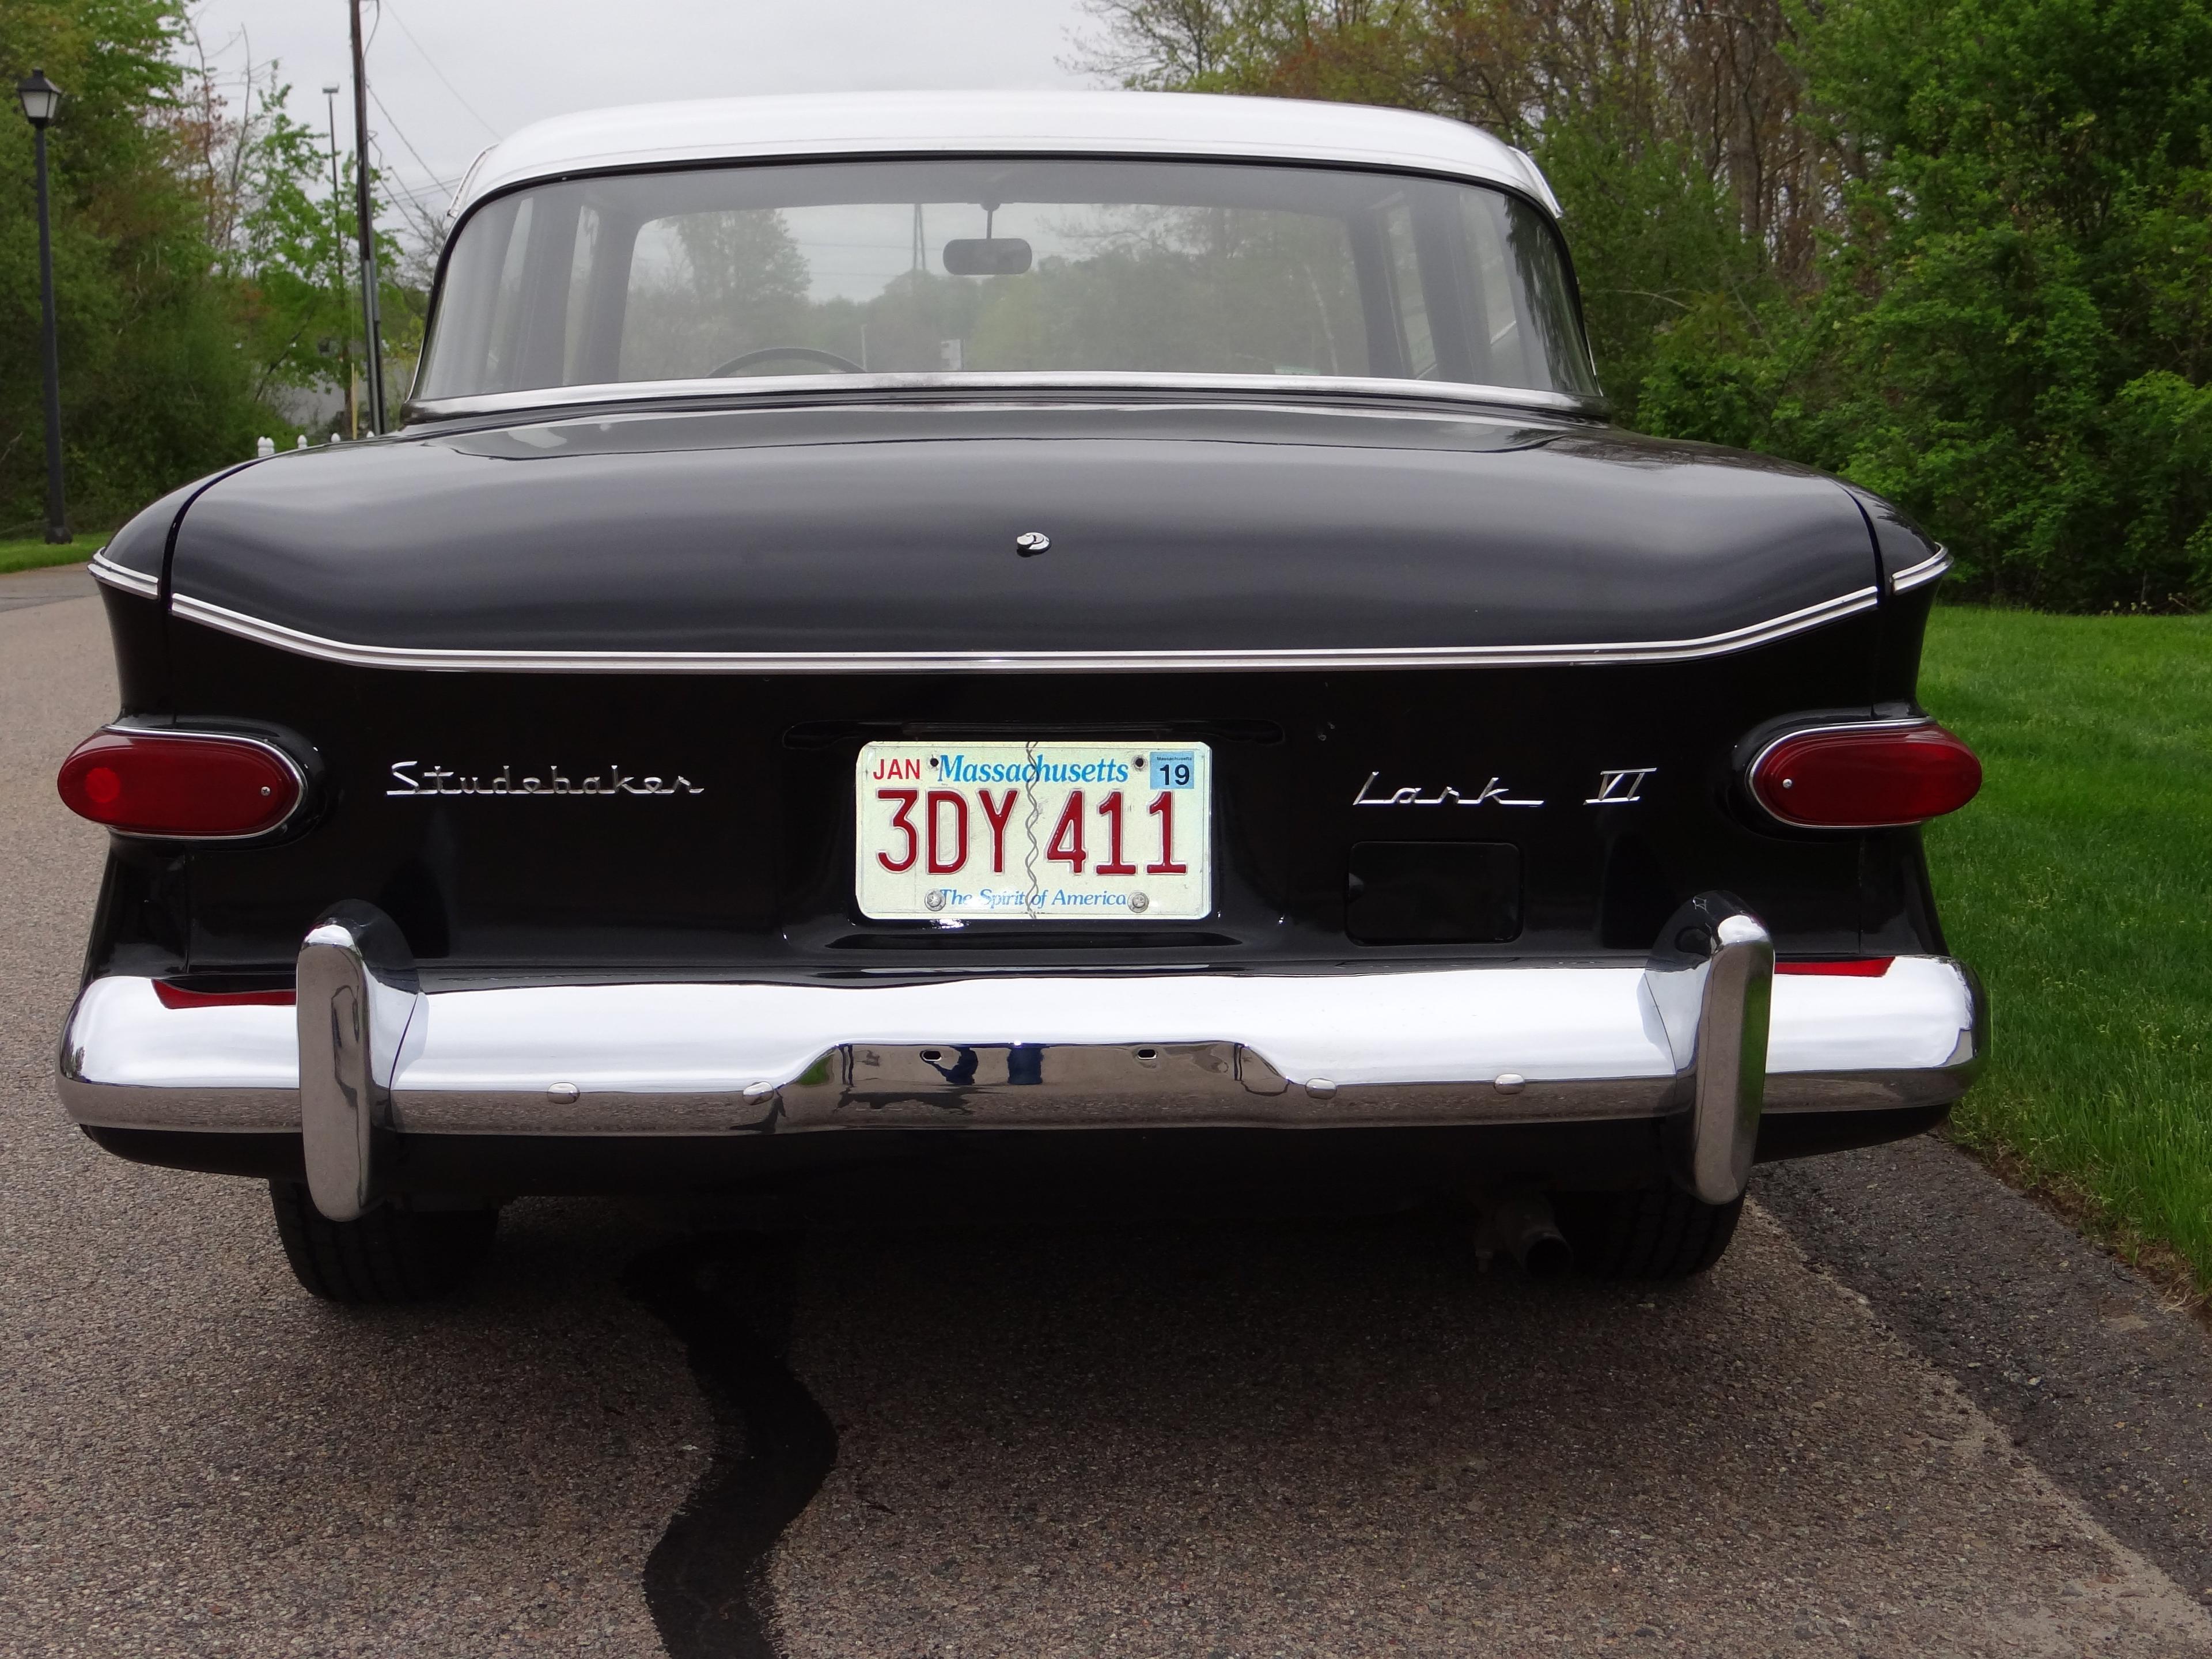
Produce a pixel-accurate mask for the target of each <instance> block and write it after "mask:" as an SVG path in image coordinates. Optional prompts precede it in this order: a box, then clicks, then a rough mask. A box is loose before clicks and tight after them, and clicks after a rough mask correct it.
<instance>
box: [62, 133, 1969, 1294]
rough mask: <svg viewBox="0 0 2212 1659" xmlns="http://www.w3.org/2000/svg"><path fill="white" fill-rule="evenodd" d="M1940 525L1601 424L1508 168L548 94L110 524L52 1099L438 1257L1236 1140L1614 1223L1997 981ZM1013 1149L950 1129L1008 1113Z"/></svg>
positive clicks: (1189, 1151) (451, 1265) (1491, 1201)
mask: <svg viewBox="0 0 2212 1659" xmlns="http://www.w3.org/2000/svg"><path fill="white" fill-rule="evenodd" d="M1944 564H1945V560H1944V557H1943V555H1942V551H1941V550H1939V549H1937V548H1936V547H1935V546H1934V545H1933V544H1930V543H1929V542H1928V541H1927V540H1926V539H1925V538H1923V537H1922V536H1921V535H1920V534H1919V532H1917V531H1916V530H1914V529H1913V528H1912V527H1911V526H1910V525H1909V524H1907V523H1905V522H1904V521H1903V520H1900V519H1899V517H1898V516H1897V515H1896V514H1895V513H1893V511H1891V510H1890V509H1889V508H1888V507H1886V506H1885V505H1884V504H1883V503H1882V502H1881V501H1878V500H1875V499H1874V498H1872V497H1870V496H1869V495H1864V494H1863V493H1862V492H1859V491H1857V490H1856V489H1852V488H1850V487H1849V486H1846V485H1844V484H1842V483H1837V482H1836V481H1834V480H1832V479H1830V478H1825V477H1818V476H1816V475H1814V474H1812V473H1809V472H1806V471H1801V470H1799V469H1797V468H1795V467H1791V466H1786V465H1779V464H1778V463H1776V462H1773V461H1771V460H1766V459H1761V458H1759V457H1758V456H1754V455H1747V454H1739V453H1731V452H1728V451H1723V450H1717V449H1711V448H1706V447H1699V446H1696V445H1691V444H1682V443H1671V442H1662V441H1654V440H1651V439H1648V438H1643V437H1638V436H1636V435H1632V434H1630V433H1626V432H1623V431H1620V430H1619V429H1617V428H1613V427H1610V426H1608V425H1607V424H1606V423H1605V420H1604V412H1603V405H1602V404H1601V401H1600V399H1599V393H1598V386H1597V382H1596V380H1595V375H1594V374H1593V372H1592V368H1591V363H1590V357H1589V349H1588V347H1587V345H1586V343H1585V341H1584V337H1583V326H1582V321H1581V313H1580V308H1579V302H1578V300H1577V292H1576V288H1575V283H1574V277H1573V272H1572V267H1571V264H1570V261H1569V258H1568V252H1567V248H1566V246H1565V242H1564V241H1563V240H1561V236H1560V231H1559V224H1558V222H1557V218H1556V210H1555V206H1554V204H1553V201H1552V197H1551V194H1550V191H1548V189H1547V186H1546V185H1545V183H1544V180H1543V178H1542V177H1541V174H1540V173H1538V172H1537V170H1536V168H1535V167H1534V165H1533V164H1532V163H1531V162H1530V161H1528V158H1527V157H1526V156H1524V155H1521V154H1520V153H1518V152H1517V151H1515V150H1512V149H1508V148H1506V147H1505V146H1504V145H1503V144H1500V143H1497V142H1495V141H1494V140H1492V139H1491V138H1488V137H1485V136H1484V135H1483V134H1481V133H1480V132H1477V131H1473V130H1471V129H1468V128H1466V127H1463V126H1460V125H1455V124H1452V123H1449V122H1446V121H1443V120H1437V119H1433V118H1427V117H1422V116H1415V115H1408V114H1401V113H1395V112H1383V111H1376V110H1367V109H1359V108H1353V107H1347V106H1310V105H1297V104H1290V103H1277V102H1266V101H1244V100H1219V99H1206V98H1194V97H1167V96H1152V95H1146V94H1112V93H1109V94H1077V95H1070V94H1048V95H1034V96H1032V95H1018V96H1016V95H1002V96H959V97H952V96H919V95H917V96H892V97H883V96H878V97H871V98H867V99H837V98H819V99H769V100H732V101H726V102H716V103H702V104H689V105H670V106H657V107H652V108H644V109H635V110H626V111H615V112H607V113H602V114H597V115H589V116H582V117H576V118H567V119H562V120H558V121H554V122H550V123H547V124H545V125H541V126H538V127H534V128H532V129H530V130H529V131H526V132H524V133H522V134H520V136H518V137H514V138H513V139H511V140H509V141H507V143H502V144H501V145H500V146H498V147H497V148H496V149H493V150H491V151H490V152H489V153H488V154H487V155H485V156H484V157H483V159H482V160H481V161H479V162H478V163H477V167H476V168H475V169H474V170H473V172H472V173H471V175H470V178H469V179H468V181H467V183H466V185H465V187H464V190H463V196H462V201H461V203H460V205H459V216H458V221H457V224H456V227H455V229H454V231H453V236H452V238H451V240H450V242H449V244H448V246H447V248H446V250H445V254H444V258H443V262H442V264H441V268H440V272H439V277H438V283H437V292H436V295H435V315H434V319H433V324H432V328H431V332H430V341H429V345H428V351H427V353H426V356H425V357H424V360H423V362H422V369H421V373H420V374H419V377H418V379H417V380H416V385H415V387H414V390H413V393H412V396H411V398H410V400H409V402H408V403H407V404H406V407H405V424H404V428H403V429H402V430H400V431H398V433H396V434H394V435H391V436H389V437H385V438H381V439H378V440H375V441H369V442H363V443H360V444H349V445H343V446H337V447H324V448H319V449H315V450H312V451H309V452H307V453H285V454H281V455H277V456H276V457H274V458H273V459H264V460H260V461H258V462H254V463H250V464H248V465H243V466H240V467H237V468H235V469H234V470H232V471H228V472H226V473H223V474H222V475H220V476H218V477H215V478H212V479H209V480H205V481H203V482H202V483H197V484H194V485H192V486H191V487H190V488H188V489H182V490H179V491H178V492H177V493H176V494H175V495H172V496H170V497H169V498H167V500H164V501H160V502H158V503H156V504H155V506H154V507H150V508H149V509H148V510H147V511H146V512H145V513H143V514H141V515H140V516H139V517H138V518H137V519H136V520H133V521H132V522H131V524H130V525H129V526H127V527H125V529H124V530H123V531H122V532H119V533H118V535H117V536H116V537H115V538H114V540H113V542H112V544H110V545H109V546H108V547H107V549H106V550H105V551H104V552H103V553H102V554H101V555H100V557H99V559H98V560H97V562H96V563H95V567H94V568H95V574H97V575H98V576H99V578H100V580H101V582H102V583H103V584H104V591H105V594H106V605H107V608H108V613H109V617H110V619H111V622H112V628H113V632H114V641H115V650H116V656H117V660H118V665H119V669H120V673H121V684H122V703H123V706H122V710H121V712H120V714H118V717H117V718H116V720H115V721H114V722H113V723H112V725H110V726H106V727H105V728H104V729H103V730H101V731H100V732H98V733H96V734H95V735H94V736H93V737H91V738H88V740H87V741H86V742H85V744H83V745H82V746H81V747H80V748H79V749H78V750H76V752H75V753H74V754H72V755H71V756H70V757H69V759H68V761H67V763H65V764H64V768H63V769H62V774H61V780H60V787H61V790H62V793H63V795H64V798H65V799H67V800H68V802H69V803H70V805H71V806H72V807H74V808H75V809H76V811H79V812H81V813H82V814H83V815H84V816H86V817H89V818H92V819H94V820H95V821H97V822H99V823H104V824H106V825H107V826H108V827H109V828H110V829H112V831H113V836H112V851H111V853H110V855H109V859H108V863H107V870H106V883H105V886H104V888H103V890H102V894H101V898H100V908H99V915H98V921H97V922H96V924H95V926H94V934H93V939H92V944H91V950H90V952H89V956H88V965H87V969H86V981H85V985H84V989H83V993H82V995H81V996H80V998H79V999H78V1000H77V1003H76V1008H75V1010H74V1011H73V1012H72V1013H71V1014H70V1019H69V1024H68V1029H67V1031H66V1034H65V1035H64V1038H63V1044H62V1058H61V1066H60V1072H61V1092H62V1097H63V1099H64V1102H65V1103H66V1104H67V1106H68V1109H69V1110H70V1113H71V1114H72V1115H74V1116H75V1117H76V1121H78V1122H80V1123H82V1125H83V1126H84V1127H85V1129H86V1131H87V1133H89V1134H90V1135H92V1136H93V1138H94V1139H96V1140H97V1141H99V1142H100V1145H101V1146H106V1147H107V1148H109V1149H110V1150H112V1151H113V1152H118V1153H119V1154H121V1155H123V1156H125V1157H126V1158H138V1159H142V1160H144V1161H146V1162H149V1163H154V1164H168V1165H172V1166H175V1167H179V1168H184V1169H190V1170H206V1171H210V1172H216V1173H224V1174H231V1175H241V1176H257V1177H261V1178H264V1179H266V1180H268V1181H269V1182H270V1183H271V1186H272V1190H273V1192H274V1194H275V1200H276V1218H277V1224H278V1228H279V1231H280V1232H281V1234H282V1236H283V1240H284V1243H285V1245H286V1248H287V1249H288V1251H289V1255H290V1257H291V1260H292V1262H293V1265H294V1267H295V1269H296V1270H297V1271H298V1273H299V1275H300V1278H301V1280H302V1282H303V1283H305V1284H306V1285H307V1287H308V1288H309V1289H311V1290H313V1291H317V1292H319V1293H320V1294H323V1295H325V1296H332V1297H341V1298H351V1299H374V1298H385V1297H404V1296H414V1295H422V1294H426V1293H428V1292H430V1291H435V1290H437V1289H440V1288H441V1287H443V1286H445V1285H448V1284H450V1283H452V1282H453V1280H454V1279H456V1278H457V1277H458V1276H459V1274H460V1273H462V1272H464V1271H465V1268H466V1267H467V1266H468V1264H469V1262H470V1261H471V1260H472V1259H473V1258H474V1257H475V1255H477V1253H478V1252H480V1251H481V1250H482V1249H483V1248H484V1246H485V1245H486V1244H487V1243H489V1239H490V1237H491V1232H492V1223H493V1218H494V1217H495V1214H496V1212H497V1206H498V1204H499V1202H500V1201H501V1200H503V1199H506V1198H508V1197H511V1196H513V1195H515V1194H529V1193H550V1192H611V1191H633V1192H635V1191H660V1192H676V1191H679V1190H688V1191H706V1192H714V1193H720V1194H752V1195H754V1196H755V1197H761V1196H763V1195H768V1196H769V1197H771V1198H773V1197H776V1196H777V1195H781V1199H790V1200H806V1199H808V1198H810V1197H811V1196H817V1195H820V1194H827V1193H829V1192H831V1191H833V1190H835V1189H836V1188H838V1185H839V1183H840V1182H849V1181H852V1180H854V1179H857V1178H859V1177H860V1176H861V1175H863V1174H865V1175H866V1177H867V1178H868V1179H869V1180H871V1181H872V1182H874V1183H875V1186H874V1188H873V1190H875V1191H877V1192H878V1193H879V1194H881V1193H889V1192H892V1191H896V1192H900V1193H902V1194H907V1195H908V1196H913V1195H915V1194H921V1195H928V1194H935V1193H938V1192H939V1191H946V1192H949V1191H951V1190H952V1189H953V1188H952V1187H951V1184H950V1177H951V1174H952V1173H954V1172H955V1171H956V1170H969V1171H972V1170H975V1169H976V1168H979V1167H981V1165H980V1164H979V1159H980V1158H981V1156H982V1155H983V1154H984V1153H986V1152H988V1153H990V1154H992V1155H993V1158H994V1160H996V1161H995V1162H994V1164H993V1166H992V1167H994V1168H998V1169H1003V1170H1006V1171H1007V1172H1008V1173H1007V1175H1006V1179H1008V1180H1010V1181H1017V1182H1024V1183H1033V1182H1044V1181H1046V1180H1047V1177H1048V1175H1056V1176H1061V1177H1064V1176H1070V1175H1071V1174H1072V1173H1073V1174H1088V1175H1090V1176H1093V1177H1097V1178H1107V1172H1110V1179H1111V1180H1113V1181H1115V1182H1121V1183H1123V1184H1124V1189H1125V1190H1126V1191H1127V1193H1129V1194H1139V1193H1140V1192H1142V1191H1145V1190H1150V1189H1153V1188H1172V1187H1175V1186H1176V1184H1177V1183H1178V1182H1180V1183H1182V1186H1183V1187H1184V1188H1191V1187H1194V1186H1195V1187H1197V1188H1200V1189H1201V1190H1203V1189H1204V1188H1206V1183H1209V1182H1213V1181H1215V1180H1217V1179H1218V1180H1220V1181H1222V1182H1228V1181H1230V1180H1231V1178H1232V1177H1241V1176H1248V1175H1251V1174H1254V1173H1255V1172H1259V1171H1263V1170H1270V1169H1281V1170H1285V1171H1290V1170H1298V1171H1302V1172H1303V1173H1302V1176H1301V1178H1302V1179H1304V1181H1305V1182H1307V1183H1308V1187H1309V1189H1310V1188H1312V1187H1313V1186H1315V1185H1318V1186H1319V1187H1321V1188H1329V1187H1331V1186H1333V1185H1340V1186H1343V1187H1345V1188H1347V1189H1348V1188H1351V1187H1352V1186H1358V1187H1359V1188H1361V1189H1362V1190H1363V1191H1365V1192H1368V1193H1370V1194H1383V1195H1385V1196H1392V1197H1395V1200H1400V1201H1414V1200H1422V1199H1424V1198H1443V1199H1447V1200H1461V1201H1464V1202H1467V1203H1468V1204H1470V1205H1472V1206H1477V1207H1479V1208H1482V1209H1485V1210H1486V1211H1487V1212H1488V1213H1489V1215H1490V1217H1491V1220H1490V1222H1489V1224H1488V1225H1489V1226H1490V1228H1491V1236H1492V1242H1493V1243H1497V1244H1498V1245H1499V1246H1500V1247H1510V1248H1511V1249H1515V1250H1516V1251H1518V1252H1520V1253H1522V1255H1524V1257H1526V1258H1528V1259H1532V1260H1534V1261H1539V1262H1552V1261H1558V1260H1559V1258H1560V1257H1561V1256H1563V1255H1564V1254H1565V1251H1566V1250H1567V1249H1573V1250H1575V1251H1577V1253H1579V1255H1580V1256H1581V1257H1582V1259H1583V1261H1584V1262H1585V1264H1586V1265H1588V1266H1590V1267H1594V1268H1595V1270H1597V1271H1599V1272H1601V1273H1620V1274H1634V1275H1647V1276H1668V1275H1674V1274H1680V1273H1692V1272H1696V1271H1698V1270H1699V1269H1701V1268H1703V1267H1707V1266H1709V1265H1710V1264H1711V1262H1712V1261H1714V1260H1715V1259H1716V1258H1717V1256H1718V1255H1719V1253H1720V1252H1721V1250H1722V1249H1723V1247H1724V1246H1725V1245H1726V1243H1727V1242H1728V1238H1729V1233H1730V1231H1732V1229H1733V1227H1734V1225H1735V1217H1736V1214H1737V1211H1738V1209H1739V1208H1740V1206H1741V1201H1742V1194H1743V1190H1744V1183H1745V1180H1746V1177H1747V1173H1748V1171H1749V1169H1750V1166H1751V1164H1752V1163H1753V1160H1754V1159H1756V1158H1787V1157H1793V1156H1797V1155H1801V1154H1804V1153H1809V1152H1821V1151H1824V1150H1828V1149H1832V1148H1837V1147H1842V1146H1853V1145H1860V1144H1864V1143H1868V1142H1871V1141H1877V1140H1881V1139H1887V1138H1889V1137H1893V1136H1899V1135H1906V1134H1911V1133H1915V1132H1916V1131H1918V1130H1921V1129H1923V1128H1925V1127H1928V1126H1929V1124H1931V1123H1933V1122H1934V1121H1936V1120H1937V1119H1938V1118H1940V1117H1941V1116H1942V1114H1943V1112H1944V1111H1945V1110H1946V1109H1948V1105H1949V1103H1951V1102H1952V1101H1953V1100H1954V1099H1955V1098H1956V1097H1958V1095H1959V1094H1960V1091H1962V1090H1963V1089H1964V1088H1965V1087H1966V1085H1967V1083H1968V1082H1969V1080H1970V1079H1972V1076H1973V1074H1974V1072H1975V1069H1976V1067H1977V1066H1978V1064H1979V1062H1980V1061H1981V1059H1982V1057H1983V1053H1984V1047H1985V1036H1984V1033H1985V1030H1986V1023H1985V1018H1984V1011H1983V1006H1982V1002H1981V999H1980V996H1979V994H1978V989H1977V987H1976V985H1975V982H1974V980H1973V978H1972V975H1971V974H1970V973H1968V971H1967V970H1966V969H1965V968H1963V967H1961V966H1960V964H1959V963H1956V962H1954V961H1953V960H1951V959H1950V958H1949V957H1947V956H1946V955H1945V954H1944V946H1943V939H1942V931H1941V929H1940V927H1938V925H1937V921H1936V910H1935V906H1934V904H1933V902H1932V901H1931V898H1930V896H1929V881H1928V875H1927V871H1926V867H1925V865H1924V863H1923V859H1922V855H1921V848H1920V836H1919V832H1918V829H1917V828H1916V826H1917V824H1918V823H1920V822H1922V821H1923V820H1924V819H1926V818H1929V817H1932V816H1934V815H1936V814H1937V813H1941V812H1944V811H1949V810H1951V809H1953V808H1954V807H1957V806H1959V805H1962V804H1963V803H1964V802H1965V801H1966V799H1968V798H1969V797H1970V796H1971V795H1972V793H1973V792H1974V790H1975V788H1976V787H1977V786H1978V781H1979V777H1980V771H1979V767H1978V764H1977V763H1976V761H1975V759H1974V757H1973V756H1972V753H1971V752H1969V751H1968V750H1966V747H1965V746H1964V745H1963V744H1960V742H1959V741H1958V740H1957V739H1956V738H1953V737H1952V736H1951V735H1950V734H1949V733H1948V732H1944V731H1943V730H1942V728H1941V727H1940V726H1936V725H1935V724H1934V723H1933V722H1931V721H1930V720H1929V719H1928V718H1927V717H1926V716H1925V715H1924V714H1922V713H1921V712H1920V710H1919V708H1917V705H1916V704H1915V702H1914V680H1915V675H1916V671H1917V661H1918V657H1919V651H1920V639H1921V630H1922V625H1923V621H1924V619H1925V617H1926V616H1927V611H1928V606H1929V599H1930V596H1931V594H1932V592H1933V590H1934V586H1935V583H1936V579H1937V578H1938V577H1939V576H1940V575H1941V574H1942V571H1943V568H1944ZM1000 1155H1003V1158H1000Z"/></svg>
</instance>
